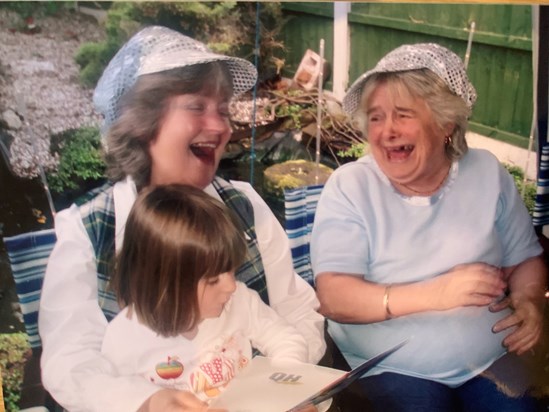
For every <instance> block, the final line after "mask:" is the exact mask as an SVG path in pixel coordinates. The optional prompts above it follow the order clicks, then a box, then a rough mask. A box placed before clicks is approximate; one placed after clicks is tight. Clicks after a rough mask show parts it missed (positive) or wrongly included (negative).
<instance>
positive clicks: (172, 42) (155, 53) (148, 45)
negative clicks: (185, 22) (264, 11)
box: [93, 26, 257, 130]
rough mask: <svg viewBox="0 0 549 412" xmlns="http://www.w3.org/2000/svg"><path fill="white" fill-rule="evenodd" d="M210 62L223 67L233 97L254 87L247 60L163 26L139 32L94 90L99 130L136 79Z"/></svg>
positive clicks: (108, 122)
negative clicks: (99, 117) (102, 120)
mask: <svg viewBox="0 0 549 412" xmlns="http://www.w3.org/2000/svg"><path fill="white" fill-rule="evenodd" d="M214 61H224V62H225V63H226V64H227V67H228V68H229V71H230V73H231V77H232V83H233V90H234V94H235V95H238V94H241V93H243V92H245V91H247V90H249V89H251V88H252V87H253V86H254V84H255V82H256V80H257V70H256V68H255V67H254V65H253V64H252V63H250V62H249V61H247V60H244V59H240V58H238V57H231V56H225V55H222V54H217V53H214V52H212V51H211V50H210V49H208V48H207V47H206V45H204V44H203V43H201V42H199V41H197V40H195V39H192V38H190V37H188V36H185V35H183V34H181V33H179V32H177V31H174V30H171V29H168V28H166V27H161V26H151V27H147V28H145V29H143V30H141V31H139V32H138V33H136V34H135V35H134V36H133V37H132V38H131V39H130V40H128V42H127V43H126V44H125V45H124V46H122V48H121V49H120V50H119V51H118V52H117V53H116V55H115V56H114V57H113V58H112V60H111V61H110V62H109V64H108V65H107V68H106V69H105V71H104V72H103V75H102V76H101V78H100V79H99V82H98V83H97V87H96V88H95V92H94V95H93V102H94V104H95V107H96V108H97V110H98V111H99V112H100V113H101V114H102V115H103V118H104V125H103V130H105V129H107V128H108V127H110V125H111V124H112V123H113V122H114V121H115V120H116V119H117V118H118V116H119V115H120V113H119V107H118V105H119V102H120V99H121V97H122V96H123V95H124V93H125V92H126V91H128V90H129V89H131V87H132V86H133V85H134V84H135V82H136V80H137V78H138V77H139V76H141V75H143V74H151V73H158V72H162V71H165V70H170V69H175V68H180V67H186V66H190V65H194V64H201V63H209V62H214Z"/></svg>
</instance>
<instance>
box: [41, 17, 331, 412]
mask: <svg viewBox="0 0 549 412" xmlns="http://www.w3.org/2000/svg"><path fill="white" fill-rule="evenodd" d="M256 77H257V72H256V70H255V68H254V66H253V65H252V64H251V63H249V62H247V61H245V60H242V59H238V58H233V57H228V56H224V55H219V54H215V53H212V52H211V51H210V50H209V49H207V48H206V46H205V45H204V44H202V43H200V42H198V41H196V40H193V39H191V38H189V37H186V36H184V35H182V34H180V33H178V32H175V31H172V30H169V29H167V28H164V27H158V26H154V27H148V28H145V29H143V30H142V31H140V32H138V33H137V34H136V35H134V36H133V37H132V38H131V39H130V40H129V41H128V43H126V44H125V45H124V46H123V47H122V48H121V50H120V51H119V52H118V53H117V55H116V56H115V57H114V58H113V59H112V61H111V62H110V63H109V65H108V66H107V68H106V69H105V72H104V73H103V76H102V78H101V79H100V81H99V83H98V85H97V88H96V90H95V94H94V102H95V104H96V106H97V108H98V110H99V111H100V112H101V113H102V114H103V115H104V118H105V125H104V128H103V133H104V135H105V136H106V147H107V163H108V167H109V174H110V177H111V179H112V182H113V183H109V184H107V185H106V186H104V187H101V188H100V189H98V190H96V191H95V192H94V193H92V194H91V195H90V197H89V200H88V201H86V202H85V203H79V204H78V205H72V206H71V207H70V208H69V209H67V210H64V211H62V212H60V213H58V214H57V216H56V221H55V227H56V233H57V239H58V241H57V244H56V246H55V249H54V251H53V253H52V255H51V258H50V260H49V263H48V268H47V272H46V276H45V280H44V287H43V291H42V299H41V302H40V316H39V318H40V319H39V329H40V335H41V338H42V342H43V354H42V379H43V383H44V386H45V388H46V389H47V390H48V391H49V392H50V393H51V394H52V395H53V397H54V398H55V400H56V401H57V402H59V403H60V404H61V405H62V406H63V407H65V408H66V409H68V410H95V411H132V410H133V411H135V410H138V409H139V410H141V411H171V410H177V411H183V410H193V411H194V410H206V408H207V405H206V404H205V403H203V402H202V401H200V400H199V399H198V398H196V397H195V396H194V395H192V394H191V393H190V392H186V391H176V390H171V389H160V388H159V387H158V386H156V385H154V384H153V383H151V382H147V381H145V380H142V379H141V378H139V377H136V378H128V377H121V376H117V373H116V372H115V370H114V368H113V367H112V365H111V364H109V363H108V362H107V361H106V360H105V359H103V358H101V356H100V350H101V343H102V340H103V336H104V333H105V328H106V326H107V323H108V322H109V321H110V320H111V319H112V318H113V317H114V315H115V314H116V313H117V312H118V311H119V307H118V305H117V303H116V297H115V296H114V295H113V294H112V291H111V289H110V288H109V277H110V273H111V266H110V262H111V261H112V257H113V256H114V253H115V250H120V247H121V242H122V239H123V235H124V227H125V224H126V219H127V217H128V214H129V212H130V209H131V207H132V205H133V203H134V201H135V198H136V196H137V193H138V192H139V191H140V190H141V189H142V188H144V187H147V186H149V185H158V184H169V183H179V184H185V185H190V186H194V187H196V188H200V189H203V190H204V191H205V192H206V193H208V194H209V195H211V196H213V197H214V198H217V199H220V200H222V201H223V202H224V203H225V204H226V205H227V206H228V207H229V208H230V209H232V210H233V211H234V212H236V214H237V216H238V217H239V221H240V224H241V229H242V230H243V231H244V233H245V237H246V240H247V249H248V250H247V254H246V262H245V264H243V265H242V266H241V267H240V268H239V269H238V270H237V273H236V277H237V279H239V280H241V281H243V282H245V283H246V284H247V285H248V286H249V287H251V288H253V289H255V290H256V291H258V292H259V294H260V296H261V297H262V299H263V300H264V301H265V302H267V303H268V304H269V305H270V306H271V307H272V308H274V309H275V311H277V312H278V314H280V315H281V316H282V317H283V318H285V319H286V320H287V321H288V322H290V323H291V324H292V325H294V326H295V327H296V328H297V329H298V330H299V332H300V333H301V334H302V335H303V337H304V338H305V340H306V341H307V343H308V356H309V359H308V360H309V361H310V362H317V361H318V360H319V359H320V358H321V356H322V354H323V352H324V349H325V343H324V340H323V319H324V318H323V317H322V316H321V315H319V314H318V312H317V311H316V309H317V308H318V306H319V304H318V300H317V299H316V296H315V293H314V290H313V289H312V288H311V287H310V286H309V285H308V284H307V283H306V282H305V281H303V280H302V279H301V278H299V276H298V275H297V274H295V272H294V271H293V268H292V261H291V255H290V251H289V245H288V240H287V238H286V236H285V232H284V230H283V229H282V228H281V226H280V225H279V224H278V221H277V220H276V218H275V217H274V215H273V214H272V213H271V211H270V210H269V208H268V207H267V205H266V204H265V202H264V201H263V200H262V199H261V198H260V197H259V195H258V194H257V193H256V192H255V191H254V190H253V189H252V187H251V186H250V185H249V184H247V183H243V182H232V183H229V182H226V181H224V180H222V179H220V178H217V177H216V176H215V174H216V171H217V167H218V165H219V161H220V159H221V156H222V154H223V152H224V150H225V145H226V144H227V142H228V140H229V138H230V135H231V127H230V121H229V100H230V98H231V96H232V95H233V93H241V92H244V91H245V90H247V89H249V88H251V87H252V86H253V85H254V83H255V81H256ZM90 365H92V366H93V367H92V368H90V367H89V366H90ZM86 371H87V372H86ZM91 371H95V372H91Z"/></svg>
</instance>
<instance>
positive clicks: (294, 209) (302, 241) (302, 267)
mask: <svg viewBox="0 0 549 412" xmlns="http://www.w3.org/2000/svg"><path fill="white" fill-rule="evenodd" d="M323 187H324V185H314V186H303V187H298V188H296V189H286V190H284V218H285V229H286V234H287V236H288V239H289V241H290V249H291V251H292V261H293V264H294V269H295V271H296V272H297V273H298V275H299V276H301V277H302V278H303V279H305V280H306V281H307V282H308V283H309V284H310V285H311V286H314V277H313V270H312V267H311V256H310V248H309V243H310V241H311V231H312V229H313V222H314V218H315V212H316V205H317V203H318V199H319V198H320V193H321V192H322V188H323Z"/></svg>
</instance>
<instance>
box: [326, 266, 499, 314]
mask: <svg viewBox="0 0 549 412" xmlns="http://www.w3.org/2000/svg"><path fill="white" fill-rule="evenodd" d="M388 286H389V285H385V284H378V283H372V282H368V281H366V280H364V279H363V276H362V275H361V274H345V273H336V272H323V273H320V274H318V275H317V277H316V289H317V295H318V298H319V300H320V303H321V307H320V311H321V313H322V314H324V315H325V316H326V317H328V318H330V319H333V320H335V321H337V322H342V323H374V322H380V321H383V320H386V319H388V318H389V314H388V312H387V308H388V309H389V312H390V313H391V315H392V316H405V315H410V314H413V313H418V312H426V311H433V310H439V311H441V310H447V309H452V308H455V307H461V306H486V305H489V304H490V303H492V302H493V301H494V299H495V298H497V297H498V296H500V295H502V294H503V291H504V290H505V288H506V283H505V282H504V281H503V279H502V273H501V271H500V270H499V269H497V268H494V267H493V266H490V265H486V264H484V263H472V264H468V265H459V266H457V267H455V268H454V269H452V270H451V271H449V272H447V273H444V274H442V275H439V276H437V277H435V278H433V279H429V280H425V281H421V282H414V283H402V284H399V283H396V284H393V285H391V287H390V289H388ZM386 292H388V294H387V297H385V295H386ZM384 300H386V302H384Z"/></svg>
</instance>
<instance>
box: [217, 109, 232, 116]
mask: <svg viewBox="0 0 549 412" xmlns="http://www.w3.org/2000/svg"><path fill="white" fill-rule="evenodd" d="M218 111H219V115H220V116H223V117H230V116H231V112H230V110H229V106H222V107H220V108H219V109H218Z"/></svg>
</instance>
